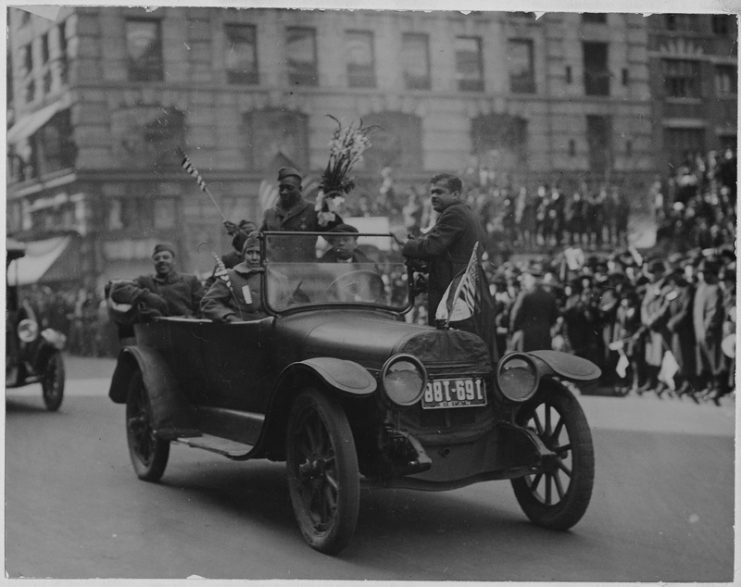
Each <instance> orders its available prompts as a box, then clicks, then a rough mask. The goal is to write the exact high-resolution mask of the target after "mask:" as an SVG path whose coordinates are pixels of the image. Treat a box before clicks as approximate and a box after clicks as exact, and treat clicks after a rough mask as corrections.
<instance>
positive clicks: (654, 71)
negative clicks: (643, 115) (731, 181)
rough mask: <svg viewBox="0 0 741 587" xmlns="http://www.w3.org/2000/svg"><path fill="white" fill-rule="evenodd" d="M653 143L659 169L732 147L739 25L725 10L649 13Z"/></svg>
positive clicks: (735, 118) (676, 165) (736, 104)
mask: <svg viewBox="0 0 741 587" xmlns="http://www.w3.org/2000/svg"><path fill="white" fill-rule="evenodd" d="M648 38H649V45H648V57H649V71H650V76H649V78H650V80H651V95H652V96H653V98H654V101H653V104H654V109H653V116H652V120H653V139H652V140H653V143H654V145H655V147H656V166H657V170H658V171H659V172H661V173H662V174H663V173H666V172H673V170H675V169H676V168H677V167H678V166H680V165H681V164H682V163H683V162H684V161H686V160H691V159H692V158H693V157H694V155H695V154H703V155H704V154H706V153H707V152H708V151H710V150H723V149H726V148H731V149H733V150H734V151H735V150H736V144H737V136H736V133H737V131H736V128H737V124H738V82H737V75H738V57H737V54H738V29H737V24H736V17H735V16H734V15H729V14H655V15H652V16H650V17H648Z"/></svg>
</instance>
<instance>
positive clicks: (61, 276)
mask: <svg viewBox="0 0 741 587" xmlns="http://www.w3.org/2000/svg"><path fill="white" fill-rule="evenodd" d="M79 242H80V238H79V237H73V236H70V235H68V236H57V237H54V238H48V239H44V240H40V241H32V242H27V243H25V244H26V255H25V256H24V257H21V258H19V259H15V260H13V261H11V263H10V265H9V266H8V285H30V284H32V283H51V282H54V281H69V280H75V279H79V278H80V276H81V271H80V255H79V253H80V247H79Z"/></svg>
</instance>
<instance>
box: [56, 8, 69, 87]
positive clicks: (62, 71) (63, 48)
mask: <svg viewBox="0 0 741 587" xmlns="http://www.w3.org/2000/svg"><path fill="white" fill-rule="evenodd" d="M66 24H67V21H64V22H61V23H59V26H58V27H57V35H58V36H59V82H60V83H61V84H66V83H67V27H66Z"/></svg>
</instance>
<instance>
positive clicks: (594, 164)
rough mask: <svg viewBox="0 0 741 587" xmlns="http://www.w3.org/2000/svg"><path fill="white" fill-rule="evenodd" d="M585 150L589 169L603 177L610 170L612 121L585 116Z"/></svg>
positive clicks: (604, 117) (607, 117) (601, 117)
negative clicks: (587, 154)
mask: <svg viewBox="0 0 741 587" xmlns="http://www.w3.org/2000/svg"><path fill="white" fill-rule="evenodd" d="M587 149H588V152H589V169H590V171H591V172H592V173H594V174H596V175H598V176H600V175H601V176H604V175H606V174H607V172H608V171H609V170H610V169H611V168H612V119H611V118H610V117H609V116H597V115H588V116H587Z"/></svg>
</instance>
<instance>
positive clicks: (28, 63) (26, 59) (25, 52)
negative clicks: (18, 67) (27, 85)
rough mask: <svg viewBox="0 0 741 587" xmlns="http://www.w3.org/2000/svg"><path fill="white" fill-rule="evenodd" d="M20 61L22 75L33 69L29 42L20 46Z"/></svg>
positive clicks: (31, 48)
mask: <svg viewBox="0 0 741 587" xmlns="http://www.w3.org/2000/svg"><path fill="white" fill-rule="evenodd" d="M21 63H22V64H23V71H22V72H21V74H22V75H28V74H29V73H31V71H33V46H32V45H31V43H29V44H28V45H24V46H23V47H21Z"/></svg>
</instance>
